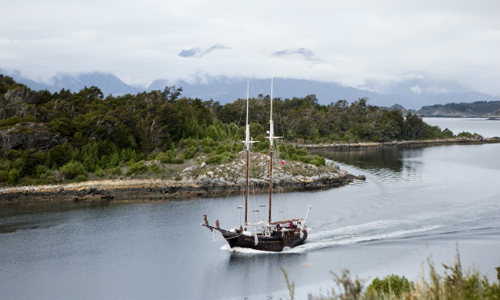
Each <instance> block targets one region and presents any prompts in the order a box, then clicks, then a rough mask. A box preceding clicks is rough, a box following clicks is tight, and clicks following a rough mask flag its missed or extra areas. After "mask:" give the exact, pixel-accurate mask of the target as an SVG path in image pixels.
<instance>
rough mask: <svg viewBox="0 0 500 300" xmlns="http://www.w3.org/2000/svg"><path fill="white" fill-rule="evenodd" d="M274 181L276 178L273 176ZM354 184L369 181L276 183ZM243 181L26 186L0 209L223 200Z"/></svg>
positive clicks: (306, 186)
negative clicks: (24, 205) (218, 198)
mask: <svg viewBox="0 0 500 300" xmlns="http://www.w3.org/2000/svg"><path fill="white" fill-rule="evenodd" d="M273 177H274V176H273ZM354 180H365V177H364V176H363V175H359V176H354V175H352V174H348V173H347V172H343V173H340V174H333V173H325V174H322V175H319V176H312V177H306V176H292V177H287V178H281V179H277V182H275V183H273V188H274V191H275V192H276V193H284V192H296V191H311V190H321V189H329V188H333V187H340V186H343V185H347V184H349V183H351V182H353V181H354ZM250 188H251V189H252V190H255V191H256V193H257V194H266V193H268V192H269V182H267V181H264V180H256V179H251V180H250ZM243 191H244V183H243V182H241V181H238V182H233V181H221V180H202V181H192V180H182V181H175V180H123V181H110V180H105V181H93V182H82V183H72V184H66V185H45V186H24V187H13V188H5V189H2V190H0V206H6V205H19V204H37V203H38V204H40V203H50V202H58V201H67V202H80V201H82V202H109V201H116V202H159V201H168V200H183V199H192V198H198V197H222V196H234V195H237V194H243Z"/></svg>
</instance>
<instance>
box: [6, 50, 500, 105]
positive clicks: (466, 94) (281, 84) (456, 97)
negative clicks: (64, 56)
mask: <svg viewBox="0 0 500 300" xmlns="http://www.w3.org/2000/svg"><path fill="white" fill-rule="evenodd" d="M220 49H224V47H222V46H219V47H215V48H214V47H212V48H210V49H208V50H207V51H215V50H220ZM190 51H191V52H190ZM207 51H205V52H202V51H201V50H199V49H190V50H186V51H183V52H182V53H181V54H182V55H183V56H189V55H203V53H206V52H207ZM198 52H200V53H201V54H200V53H198ZM181 54H179V55H181ZM299 54H300V55H302V56H305V57H307V56H310V59H314V55H313V54H311V53H309V52H308V51H307V49H298V50H293V51H292V50H287V51H280V52H277V53H275V55H278V56H283V55H299ZM182 55H181V56H182ZM0 74H4V75H8V76H11V77H13V78H14V79H15V80H16V81H17V82H20V83H23V84H26V85H27V86H29V87H30V88H31V89H33V90H44V89H47V90H49V91H50V92H56V91H60V90H61V89H63V88H64V89H66V90H67V89H70V90H71V91H79V90H81V89H83V88H84V87H85V86H87V87H90V86H98V87H99V89H100V90H101V91H102V92H103V94H104V95H105V96H107V95H109V94H112V95H113V96H119V95H124V94H137V93H140V92H143V91H146V92H150V91H152V90H162V91H163V90H164V89H165V87H166V86H172V85H175V86H176V87H177V88H179V87H182V89H183V92H182V95H183V96H185V97H191V98H199V99H201V100H210V99H213V100H214V101H219V102H220V103H221V104H225V103H231V102H233V101H234V100H235V99H238V98H244V97H246V83H247V78H233V77H225V76H218V77H211V76H205V77H204V78H198V79H197V80H195V81H193V82H187V81H183V80H177V81H175V82H169V81H167V80H164V79H158V80H154V81H153V82H152V83H151V84H150V85H149V87H148V88H141V87H135V86H131V85H128V84H126V83H125V82H123V81H122V80H121V79H120V78H118V77H117V76H116V75H114V74H110V73H102V72H92V73H83V74H77V75H71V74H56V75H55V76H53V77H52V78H50V79H49V80H48V81H47V82H45V83H44V82H37V81H34V80H32V79H28V78H25V77H23V76H22V75H21V74H20V73H19V72H10V73H9V72H4V71H3V70H2V69H0ZM379 88H380V86H377V85H376V84H366V85H365V86H363V88H354V87H348V86H343V85H341V84H338V83H335V82H322V81H313V80H304V79H293V78H274V93H273V96H274V97H277V98H282V99H286V98H290V99H291V98H293V97H305V96H308V95H311V94H314V95H316V98H317V99H318V103H319V104H322V105H328V104H330V103H332V102H333V103H335V102H336V101H338V100H347V101H349V102H352V101H356V100H358V99H359V98H364V97H367V98H368V99H369V102H368V103H369V104H371V105H377V106H384V107H391V106H393V105H394V104H396V103H398V104H400V105H402V106H404V107H406V108H408V109H418V108H420V107H422V106H424V105H434V104H445V103H450V102H456V103H459V102H474V101H490V100H498V97H494V96H491V95H487V94H483V93H479V92H475V91H469V90H467V89H465V88H464V87H462V86H460V85H459V84H457V83H454V82H447V81H446V82H445V81H433V80H431V79H412V80H406V81H403V82H398V83H394V84H391V85H387V86H385V87H384V88H380V89H379ZM270 89H271V87H270V78H267V79H251V78H250V97H258V95H260V94H262V95H263V96H266V95H269V94H270V92H271V91H270ZM374 91H379V92H374ZM382 92H383V93H382Z"/></svg>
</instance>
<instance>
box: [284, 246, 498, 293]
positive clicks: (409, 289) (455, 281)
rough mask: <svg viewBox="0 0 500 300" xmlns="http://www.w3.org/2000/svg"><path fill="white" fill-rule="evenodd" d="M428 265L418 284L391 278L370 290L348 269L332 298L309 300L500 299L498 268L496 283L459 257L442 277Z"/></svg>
mask: <svg viewBox="0 0 500 300" xmlns="http://www.w3.org/2000/svg"><path fill="white" fill-rule="evenodd" d="M428 263H429V269H430V271H429V276H428V277H424V276H423V275H422V276H421V279H420V280H419V282H417V283H414V282H412V281H409V280H408V279H406V278H405V277H404V276H402V277H400V276H398V275H389V276H386V277H384V278H383V279H379V278H378V277H377V278H375V279H373V280H372V282H371V284H370V285H368V287H367V288H365V287H364V281H363V280H361V279H359V278H358V277H357V276H356V278H355V279H353V278H352V277H351V274H350V272H349V270H344V271H343V272H342V275H341V276H338V275H336V274H333V273H332V274H333V276H334V279H333V281H334V282H335V284H336V286H337V289H335V288H332V290H331V293H330V295H328V296H320V297H319V298H318V297H315V296H313V295H312V294H309V296H308V299H316V300H327V299H331V300H358V299H359V300H399V299H405V300H406V299H408V300H424V299H425V300H427V299H436V300H438V299H442V300H471V299H488V300H499V299H500V267H498V268H496V270H497V272H498V274H497V279H498V281H499V282H498V283H497V282H489V280H488V278H487V277H486V276H484V277H482V276H481V275H480V273H479V271H478V270H477V269H475V268H472V269H469V270H467V271H465V272H464V270H463V269H462V266H461V263H460V256H459V254H457V256H456V259H455V263H454V265H453V266H447V265H444V264H443V266H444V268H445V271H444V274H443V275H439V274H438V273H437V271H436V268H435V266H434V263H433V262H432V260H430V259H429V260H428ZM281 270H282V271H283V274H284V277H285V281H286V284H287V287H288V291H289V294H290V299H292V300H293V299H294V297H295V285H294V283H290V281H289V279H288V274H287V273H286V271H285V270H284V269H283V268H281Z"/></svg>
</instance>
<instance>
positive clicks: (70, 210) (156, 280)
mask: <svg viewBox="0 0 500 300" xmlns="http://www.w3.org/2000/svg"><path fill="white" fill-rule="evenodd" d="M455 121H456V122H458V123H461V122H464V119H455ZM483 124H488V125H487V126H490V125H489V124H496V123H488V122H485V123H483ZM455 126H463V124H455ZM450 129H451V128H450ZM452 130H453V129H452ZM486 130H492V131H495V129H491V128H486ZM478 133H481V132H478ZM481 134H482V133H481ZM495 135H497V136H500V134H499V133H498V132H497V133H496V134H495ZM498 153H500V144H492V145H466V146H458V145H457V146H440V147H427V148H417V149H392V148H390V149H379V150H366V151H356V152H343V153H335V152H328V153H325V155H327V156H328V157H329V158H331V159H335V160H336V161H338V162H339V163H340V164H341V166H342V168H345V169H347V170H349V171H350V172H351V173H353V174H364V175H366V177H367V179H366V181H358V182H355V183H354V184H351V185H349V186H345V187H341V188H336V189H330V190H325V191H316V192H302V193H289V194H282V195H277V196H276V202H275V204H274V206H273V207H275V208H276V209H277V211H276V213H277V214H278V211H279V210H281V208H282V207H287V209H286V210H285V212H286V215H287V216H293V217H296V216H303V215H304V214H305V212H306V210H307V207H308V205H311V206H312V211H311V218H310V219H309V224H308V225H309V227H310V235H309V238H308V240H307V242H306V243H305V244H304V245H302V246H299V247H297V248H294V249H289V250H288V251H285V252H283V253H265V252H264V253H261V252H257V251H248V250H246V251H244V250H237V251H234V250H232V251H231V250H229V249H227V246H226V243H225V241H223V240H220V235H215V238H216V239H219V240H218V241H215V242H212V241H211V234H210V232H207V231H206V230H204V228H202V227H201V226H200V223H201V222H202V215H203V213H206V212H208V215H209V220H210V221H211V223H213V222H214V220H215V219H216V218H219V219H220V223H221V226H233V225H235V224H238V222H239V219H240V216H239V215H238V210H237V209H236V207H237V206H238V205H241V200H242V197H240V196H237V197H229V198H225V197H224V198H216V199H194V200H187V201H170V202H162V203H135V204H119V203H112V202H111V203H109V204H85V203H55V204H47V205H36V206H23V207H16V208H5V207H4V208H2V209H1V211H0V270H2V271H1V272H0V299H245V298H247V299H280V298H283V299H285V298H288V293H287V290H286V283H285V280H284V277H283V274H282V272H281V269H280V267H283V268H285V270H286V271H287V273H288V276H289V278H290V280H291V281H294V282H295V285H296V294H297V298H298V299H303V298H305V297H306V295H307V294H308V293H313V294H314V295H320V294H324V295H326V294H327V292H328V291H329V290H330V288H331V287H332V286H334V284H333V281H332V278H333V277H332V275H331V274H330V273H329V272H330V271H333V272H335V273H337V274H340V272H341V270H342V269H346V268H347V269H349V270H350V271H351V273H352V274H356V275H358V276H359V277H360V278H363V279H367V280H368V281H369V280H370V279H373V278H374V277H376V276H379V277H382V276H386V275H389V274H398V275H404V276H406V277H408V278H410V279H412V280H417V279H418V276H419V274H420V270H421V266H422V264H424V266H426V262H427V259H428V258H429V257H430V256H432V259H433V260H434V261H435V262H436V265H438V267H439V266H440V263H446V264H452V263H453V261H454V258H455V254H456V249H457V248H458V250H459V252H460V256H461V259H462V264H463V265H464V266H467V267H468V266H472V264H475V265H476V266H477V267H478V268H479V269H480V270H481V273H482V274H484V275H487V276H488V277H489V278H490V279H491V280H496V271H495V269H494V268H495V267H498V266H500V251H498V249H500V218H499V217H498V215H499V213H500V200H499V199H500V185H499V184H498V182H499V180H498V179H499V178H500V177H499V175H500V161H499V160H498ZM266 199H267V197H266V196H257V197H252V198H251V199H250V200H251V201H250V204H252V205H255V206H257V207H258V205H259V204H261V203H265V202H266V201H267V200H266ZM285 203H286V204H287V205H286V206H285V205H284V204H285ZM261 214H262V213H261ZM254 217H255V218H257V219H258V218H259V217H260V218H265V215H260V216H258V213H253V214H252V216H251V217H250V220H253V219H254ZM275 218H277V215H276V217H275ZM438 269H439V268H438ZM425 270H428V268H425ZM440 270H442V268H441V269H440Z"/></svg>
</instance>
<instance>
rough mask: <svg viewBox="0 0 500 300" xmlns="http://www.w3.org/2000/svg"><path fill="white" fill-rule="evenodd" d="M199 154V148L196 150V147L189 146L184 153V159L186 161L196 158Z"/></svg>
mask: <svg viewBox="0 0 500 300" xmlns="http://www.w3.org/2000/svg"><path fill="white" fill-rule="evenodd" d="M197 152H198V148H196V147H195V146H193V145H191V146H188V147H187V148H186V150H185V151H184V157H185V158H186V159H190V158H193V157H195V155H196V153H197Z"/></svg>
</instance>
